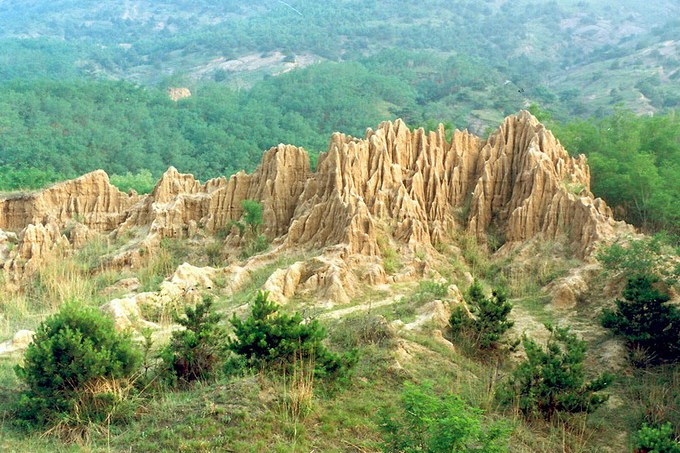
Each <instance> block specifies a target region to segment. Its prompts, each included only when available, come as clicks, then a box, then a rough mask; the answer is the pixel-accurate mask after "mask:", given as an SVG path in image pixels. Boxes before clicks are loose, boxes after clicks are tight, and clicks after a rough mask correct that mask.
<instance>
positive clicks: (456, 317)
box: [449, 280, 514, 349]
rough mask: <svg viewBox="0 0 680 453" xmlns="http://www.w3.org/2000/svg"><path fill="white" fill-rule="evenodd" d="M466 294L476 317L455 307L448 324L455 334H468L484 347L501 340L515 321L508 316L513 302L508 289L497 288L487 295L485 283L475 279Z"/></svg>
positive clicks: (459, 335)
mask: <svg viewBox="0 0 680 453" xmlns="http://www.w3.org/2000/svg"><path fill="white" fill-rule="evenodd" d="M464 297H465V301H466V302H467V304H468V307H469V308H470V311H471V312H472V314H473V315H474V317H470V315H469V314H468V313H467V311H466V310H465V309H463V308H462V307H456V308H455V309H454V310H453V311H452V313H451V318H450V320H449V326H450V328H451V332H452V334H453V336H454V338H455V337H461V336H463V337H467V338H469V339H471V340H472V342H473V343H474V344H475V345H476V346H478V347H480V348H482V349H488V348H491V347H492V346H494V345H496V344H498V341H499V340H500V339H501V337H502V336H503V335H504V334H505V332H507V331H508V330H509V329H510V328H511V327H512V326H513V324H514V323H513V322H512V321H509V320H508V315H509V314H510V311H512V304H511V303H509V302H508V301H507V296H506V295H505V292H504V291H503V290H501V289H495V290H493V292H492V295H491V297H486V296H485V295H484V291H483V289H482V285H480V283H479V282H478V281H476V280H475V282H474V283H473V284H472V285H471V286H470V288H468V290H467V291H466V293H465V296H464Z"/></svg>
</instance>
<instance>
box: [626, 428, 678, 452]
mask: <svg viewBox="0 0 680 453" xmlns="http://www.w3.org/2000/svg"><path fill="white" fill-rule="evenodd" d="M637 437H638V441H637V450H636V451H637V452H639V453H680V442H678V440H677V439H675V438H674V437H673V426H672V425H671V424H670V423H666V424H665V425H662V426H660V427H658V428H653V427H651V426H647V425H643V426H642V428H641V429H640V431H638V435H637Z"/></svg>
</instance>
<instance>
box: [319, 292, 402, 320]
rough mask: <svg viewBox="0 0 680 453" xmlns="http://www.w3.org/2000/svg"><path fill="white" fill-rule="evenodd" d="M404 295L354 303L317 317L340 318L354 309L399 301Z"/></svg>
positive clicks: (370, 307) (363, 308)
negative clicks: (364, 302) (358, 303)
mask: <svg viewBox="0 0 680 453" xmlns="http://www.w3.org/2000/svg"><path fill="white" fill-rule="evenodd" d="M402 297H404V295H403V294H394V295H392V296H390V297H388V298H386V299H382V300H379V301H376V302H368V303H366V304H360V305H354V306H352V307H347V308H340V309H338V310H332V311H328V312H326V313H323V314H321V315H319V318H318V319H340V318H342V317H344V316H347V315H349V314H351V313H354V312H356V311H368V310H372V309H373V308H380V307H384V306H386V305H392V304H394V303H397V302H399V300H400V299H401V298H402Z"/></svg>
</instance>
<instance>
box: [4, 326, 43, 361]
mask: <svg viewBox="0 0 680 453" xmlns="http://www.w3.org/2000/svg"><path fill="white" fill-rule="evenodd" d="M34 336H35V332H33V331H31V330H20V331H18V332H17V333H15V334H14V336H13V337H12V338H11V339H10V340H7V341H5V342H3V343H0V356H1V355H5V354H11V353H14V352H23V351H25V350H26V348H28V345H29V344H31V343H32V342H33V337H34Z"/></svg>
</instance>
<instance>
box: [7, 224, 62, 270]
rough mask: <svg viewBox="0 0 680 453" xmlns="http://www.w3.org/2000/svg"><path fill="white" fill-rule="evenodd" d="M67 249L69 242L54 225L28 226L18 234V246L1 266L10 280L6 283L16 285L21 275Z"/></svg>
mask: <svg viewBox="0 0 680 453" xmlns="http://www.w3.org/2000/svg"><path fill="white" fill-rule="evenodd" d="M68 248H69V241H68V239H67V238H66V236H64V235H63V234H62V233H61V231H60V229H59V227H58V225H57V224H56V223H54V222H50V223H47V224H46V225H43V224H37V225H28V226H27V227H26V228H24V230H23V231H22V232H21V233H20V234H19V242H18V245H17V246H16V247H15V248H14V249H13V250H12V252H11V253H10V255H9V258H8V260H7V261H5V263H4V265H3V269H4V270H5V271H6V272H7V273H8V276H9V280H10V281H8V282H7V283H16V282H17V281H18V280H19V278H20V276H21V275H23V274H24V273H26V272H29V273H30V272H32V271H33V270H35V269H37V268H38V267H39V266H40V265H41V264H42V263H44V262H45V261H47V260H49V259H51V258H54V257H57V256H59V255H60V254H62V253H63V252H64V251H65V250H67V249H68Z"/></svg>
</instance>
